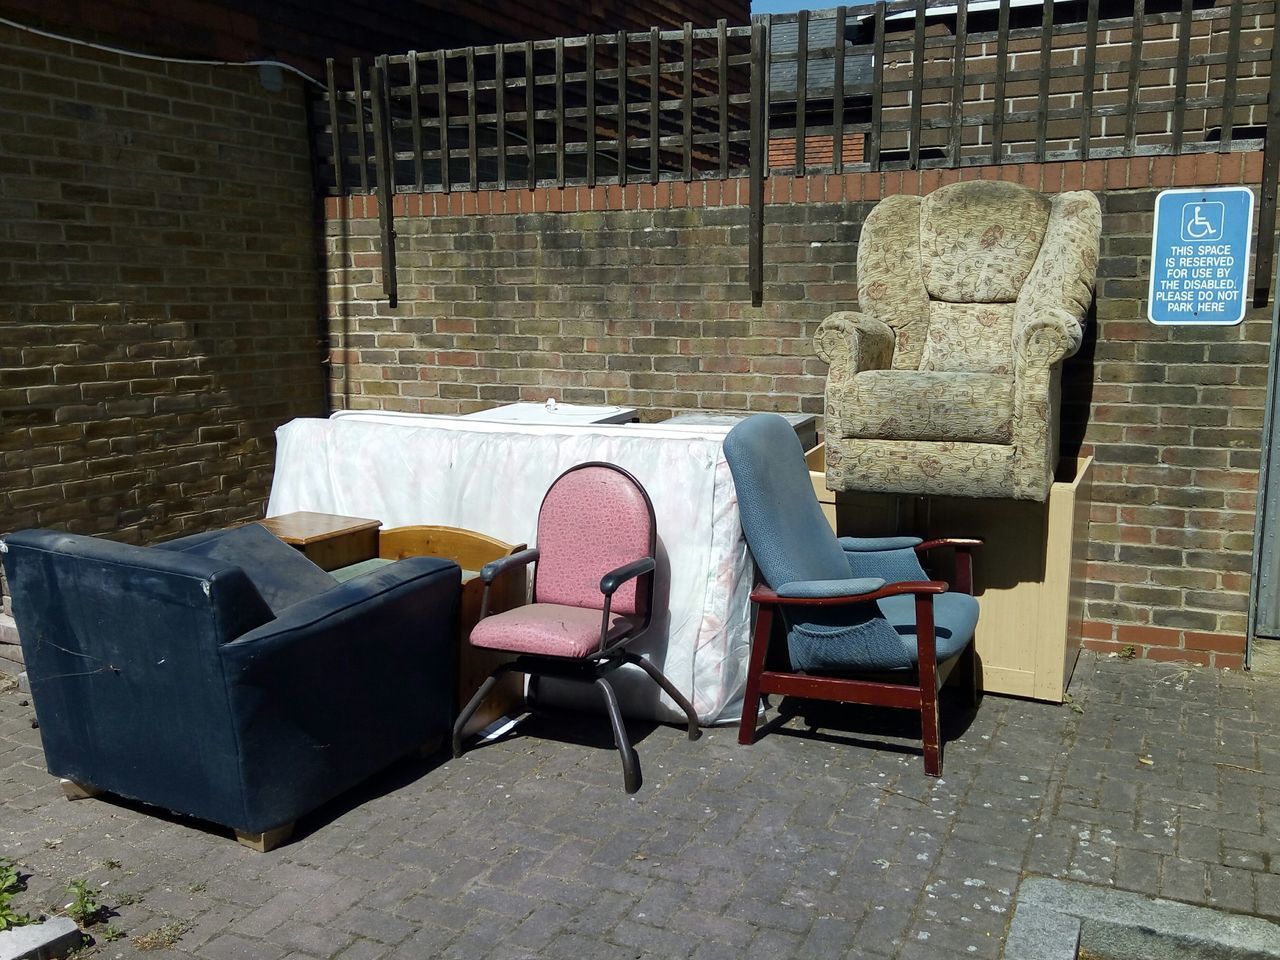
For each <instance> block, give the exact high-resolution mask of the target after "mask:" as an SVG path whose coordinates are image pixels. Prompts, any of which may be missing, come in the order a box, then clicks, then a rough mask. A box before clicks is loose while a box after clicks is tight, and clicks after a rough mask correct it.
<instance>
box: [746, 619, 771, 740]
mask: <svg viewBox="0 0 1280 960" xmlns="http://www.w3.org/2000/svg"><path fill="white" fill-rule="evenodd" d="M772 630H773V607H770V606H761V607H760V608H759V609H758V610H757V611H756V632H755V636H754V637H753V638H752V640H751V658H750V660H749V662H748V665H747V689H746V691H745V692H744V693H743V695H742V722H741V723H739V724H738V742H739V743H741V744H743V745H746V744H751V743H755V739H756V720H757V715H758V713H759V711H760V674H762V673H763V672H764V658H765V654H766V653H767V652H768V650H769V635H770V633H771V631H772Z"/></svg>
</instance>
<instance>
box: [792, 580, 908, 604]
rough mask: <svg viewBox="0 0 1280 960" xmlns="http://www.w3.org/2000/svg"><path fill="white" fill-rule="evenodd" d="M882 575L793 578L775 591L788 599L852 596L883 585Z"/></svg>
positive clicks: (872, 590) (870, 591)
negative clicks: (824, 578)
mask: <svg viewBox="0 0 1280 960" xmlns="http://www.w3.org/2000/svg"><path fill="white" fill-rule="evenodd" d="M886 582H887V581H885V580H884V578H883V577H857V578H848V579H845V580H794V581H792V582H791V583H784V584H782V585H781V586H779V587H778V589H777V590H776V591H775V593H777V594H778V596H780V597H785V598H787V599H788V600H791V599H799V598H802V597H808V598H817V597H852V596H857V595H858V594H862V593H874V592H875V591H876V590H879V589H880V588H881V587H883V586H884V585H885V583H886Z"/></svg>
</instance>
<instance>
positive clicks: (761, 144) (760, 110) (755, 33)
mask: <svg viewBox="0 0 1280 960" xmlns="http://www.w3.org/2000/svg"><path fill="white" fill-rule="evenodd" d="M768 42H769V40H768V34H767V33H766V31H765V21H764V20H763V19H761V18H759V17H753V18H752V21H751V170H750V173H751V176H750V183H749V186H748V192H747V197H748V203H749V208H750V214H749V225H748V230H747V244H748V250H747V285H748V287H750V289H751V303H752V305H754V306H757V307H758V306H760V305H761V304H762V303H763V302H764V162H765V149H766V132H765V117H766V116H767V115H768V108H767V106H766V104H765V95H766V90H765V79H766V74H765V50H766V48H767V45H768Z"/></svg>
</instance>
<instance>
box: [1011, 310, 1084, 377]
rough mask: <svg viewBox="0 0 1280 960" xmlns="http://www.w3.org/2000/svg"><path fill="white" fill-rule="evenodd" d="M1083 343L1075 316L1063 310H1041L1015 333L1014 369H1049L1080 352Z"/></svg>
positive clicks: (1082, 333)
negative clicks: (1023, 367)
mask: <svg viewBox="0 0 1280 960" xmlns="http://www.w3.org/2000/svg"><path fill="white" fill-rule="evenodd" d="M1083 340H1084V330H1083V328H1082V327H1081V326H1080V324H1079V323H1078V322H1077V321H1076V318H1075V317H1073V316H1072V315H1071V314H1069V313H1068V312H1067V311H1066V310H1063V309H1062V308H1060V307H1041V308H1040V309H1039V310H1037V311H1036V312H1035V316H1033V317H1032V318H1031V319H1029V320H1027V322H1026V323H1025V324H1023V325H1022V328H1021V329H1019V330H1017V331H1016V332H1015V334H1014V338H1013V353H1014V356H1015V358H1017V361H1018V363H1016V364H1015V366H1016V367H1021V366H1034V367H1043V368H1046V369H1047V368H1049V367H1052V366H1053V365H1054V364H1055V363H1057V362H1058V361H1059V360H1063V359H1065V358H1067V357H1069V356H1071V355H1072V354H1074V353H1075V352H1076V351H1077V350H1079V349H1080V344H1081V342H1082V341H1083Z"/></svg>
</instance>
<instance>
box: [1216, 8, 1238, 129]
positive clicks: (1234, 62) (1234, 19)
mask: <svg viewBox="0 0 1280 960" xmlns="http://www.w3.org/2000/svg"><path fill="white" fill-rule="evenodd" d="M1240 12H1241V11H1240V4H1238V3H1233V4H1232V5H1231V20H1230V23H1229V26H1228V27H1227V77H1226V81H1225V82H1224V83H1223V86H1222V119H1221V120H1220V121H1219V125H1220V126H1219V133H1218V139H1219V143H1218V151H1219V152H1220V153H1226V152H1227V151H1229V150H1230V149H1231V138H1232V129H1231V128H1232V127H1233V126H1234V125H1235V116H1236V76H1237V74H1238V72H1239V67H1240Z"/></svg>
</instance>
